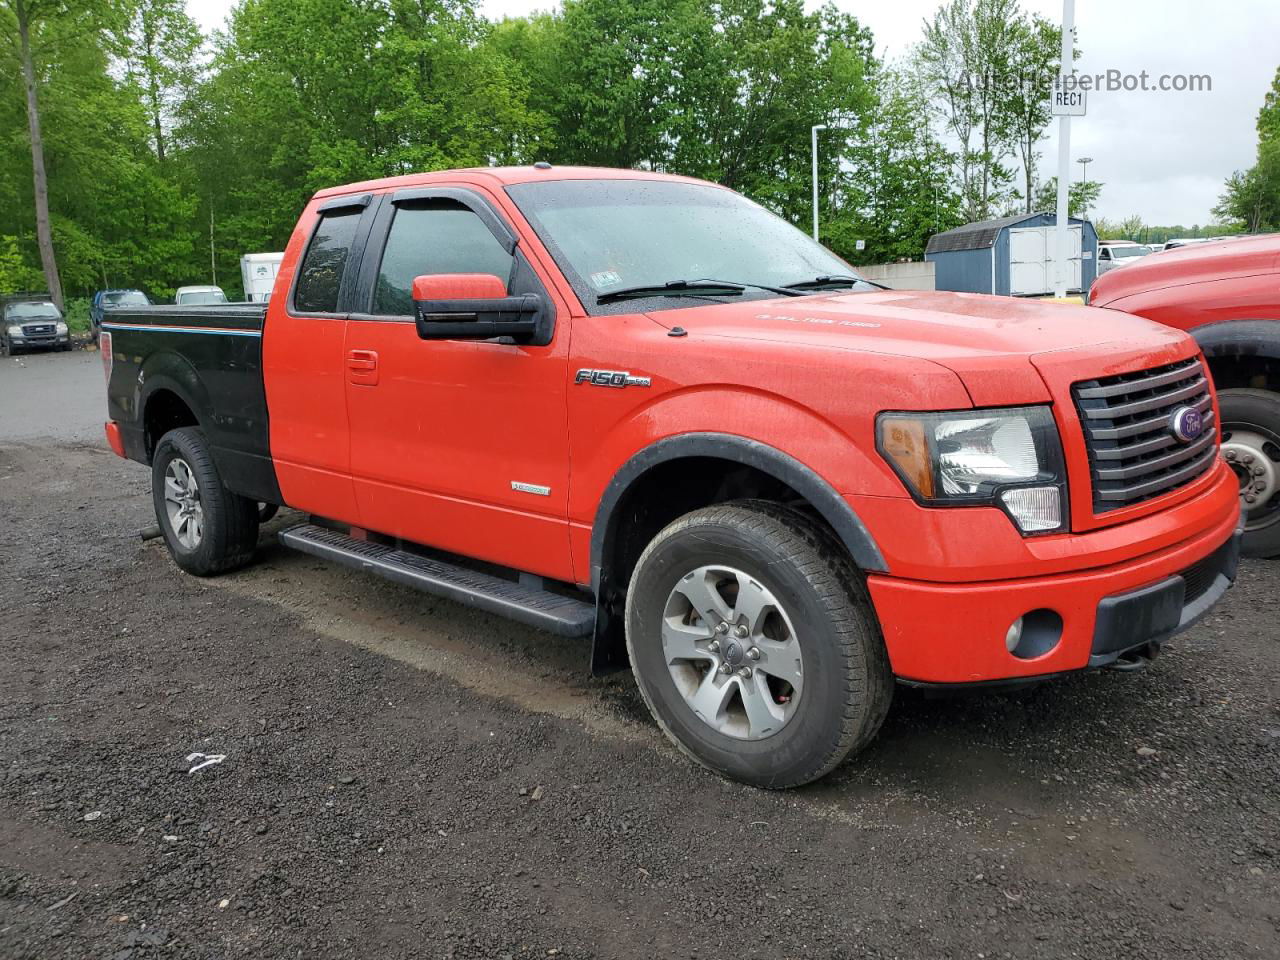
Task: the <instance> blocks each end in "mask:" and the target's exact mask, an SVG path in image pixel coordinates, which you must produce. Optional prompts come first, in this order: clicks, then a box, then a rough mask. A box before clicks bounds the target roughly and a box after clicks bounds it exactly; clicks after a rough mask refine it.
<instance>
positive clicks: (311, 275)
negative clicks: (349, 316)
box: [293, 210, 363, 313]
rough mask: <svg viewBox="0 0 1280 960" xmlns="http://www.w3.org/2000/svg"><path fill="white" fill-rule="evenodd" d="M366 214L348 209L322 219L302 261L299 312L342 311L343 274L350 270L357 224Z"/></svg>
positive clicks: (296, 297) (296, 301) (297, 296)
mask: <svg viewBox="0 0 1280 960" xmlns="http://www.w3.org/2000/svg"><path fill="white" fill-rule="evenodd" d="M362 212H363V211H361V210H348V211H343V212H341V213H334V214H330V215H329V216H327V217H323V218H322V219H321V220H320V225H319V226H318V227H316V232H315V233H314V234H312V236H311V245H310V246H308V247H307V255H306V256H305V257H303V258H302V269H301V270H300V271H299V273H298V286H297V289H295V290H294V293H293V306H294V309H295V310H299V311H301V312H303V313H337V312H338V288H339V286H341V284H342V272H343V271H344V270H345V269H346V267H347V258H348V257H349V256H350V255H351V242H352V240H354V239H355V235H356V225H357V224H358V223H359V222H360V215H361V213H362Z"/></svg>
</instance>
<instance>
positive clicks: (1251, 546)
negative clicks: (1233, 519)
mask: <svg viewBox="0 0 1280 960" xmlns="http://www.w3.org/2000/svg"><path fill="white" fill-rule="evenodd" d="M1218 407H1219V410H1220V411H1221V413H1222V455H1223V456H1224V457H1226V459H1227V463H1228V464H1230V466H1231V469H1232V470H1234V471H1235V474H1236V478H1237V479H1238V480H1239V482H1240V507H1241V509H1242V510H1243V511H1244V514H1245V517H1244V520H1245V527H1244V540H1243V542H1242V544H1241V549H1242V550H1243V552H1244V553H1245V555H1246V556H1251V557H1274V556H1280V394H1277V393H1273V392H1272V391H1270V390H1223V391H1222V392H1221V393H1219V394H1218Z"/></svg>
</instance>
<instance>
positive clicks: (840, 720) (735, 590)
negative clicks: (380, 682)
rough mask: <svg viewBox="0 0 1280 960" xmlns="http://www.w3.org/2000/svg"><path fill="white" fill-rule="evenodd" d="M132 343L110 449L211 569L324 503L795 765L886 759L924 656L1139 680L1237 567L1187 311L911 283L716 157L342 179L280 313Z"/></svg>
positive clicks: (739, 764) (348, 546)
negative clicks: (812, 227)
mask: <svg viewBox="0 0 1280 960" xmlns="http://www.w3.org/2000/svg"><path fill="white" fill-rule="evenodd" d="M1127 272H1128V271H1120V273H1122V274H1123V273H1127ZM103 335H104V337H105V336H108V335H110V336H112V337H113V338H114V339H115V348H114V350H112V349H106V350H104V351H103V357H104V359H105V361H106V363H107V376H108V390H107V394H108V401H107V408H108V415H109V418H110V419H109V422H108V423H107V427H106V433H107V439H108V441H109V443H110V445H111V447H112V449H113V450H115V452H116V453H118V454H120V455H121V456H125V457H129V458H131V459H134V460H137V461H139V462H142V463H145V464H148V465H149V466H150V469H151V476H152V489H153V499H154V503H155V510H156V517H157V521H158V523H159V525H160V527H161V530H162V532H163V536H164V540H165V543H166V544H167V546H168V549H169V552H170V554H171V556H172V557H173V559H174V561H175V562H176V563H177V564H178V565H179V566H180V567H181V568H183V569H184V570H187V571H189V572H191V573H193V574H196V575H199V576H205V575H211V574H217V573H222V572H224V571H227V570H231V569H234V568H236V567H239V566H241V565H243V564H245V563H248V562H249V561H250V559H251V558H252V557H253V553H254V549H255V546H256V544H257V537H258V503H260V502H265V503H273V504H282V505H286V506H289V507H292V508H295V509H296V510H298V511H300V513H301V514H302V515H303V516H304V517H306V518H307V519H304V520H301V522H298V523H297V524H296V525H294V526H291V527H289V528H287V529H285V530H283V531H282V532H281V534H280V539H281V541H282V542H283V543H284V544H285V545H286V546H289V547H292V548H295V549H298V550H301V551H303V552H306V553H309V554H312V555H315V556H319V557H323V558H326V559H328V560H331V561H333V562H335V563H339V564H345V565H347V566H350V567H352V568H354V569H356V570H360V571H364V572H367V573H371V574H375V575H378V576H383V577H387V578H389V579H392V580H395V581H397V582H400V583H403V584H409V585H412V586H415V587H419V588H421V589H423V590H427V591H431V592H434V593H437V594H440V595H443V596H446V597H450V598H453V599H454V600H457V601H459V602H462V603H466V604H470V605H472V606H475V607H477V608H479V609H482V610H487V611H490V612H493V613H498V614H503V615H506V616H510V617H514V618H515V619H517V620H521V621H523V622H525V623H528V624H534V625H537V626H540V627H544V628H547V629H549V630H551V631H553V632H556V633H559V634H562V635H567V636H591V637H593V640H594V647H593V655H592V664H593V669H594V670H595V671H596V672H605V671H607V670H610V669H618V668H625V667H626V665H627V664H628V663H629V664H630V666H631V669H632V670H633V671H634V673H635V676H636V680H637V682H638V684H639V688H640V692H641V693H642V695H643V697H644V699H645V701H646V703H647V704H648V705H649V708H650V710H651V711H652V712H653V715H654V717H655V719H656V720H657V723H658V725H659V726H660V727H661V728H662V729H663V730H664V731H665V732H666V733H667V735H668V736H670V737H671V738H672V739H673V740H674V741H675V742H676V744H678V745H679V746H680V748H681V749H682V750H684V751H685V752H686V753H687V754H688V755H690V756H691V757H693V758H695V759H696V760H698V761H699V762H701V763H703V764H705V765H706V766H708V767H710V768H712V769H714V770H717V771H719V772H721V773H723V774H725V775H727V776H730V777H734V778H737V779H739V780H743V781H746V782H748V783H753V784H758V785H760V786H766V787H788V786H794V785H796V784H801V783H805V782H807V781H810V780H813V779H815V778H817V777H820V776H822V775H823V774H825V773H826V772H828V771H830V770H831V769H832V768H834V767H835V766H836V765H837V764H838V763H839V762H840V761H841V760H842V759H843V758H844V757H846V756H847V755H849V754H850V753H852V752H856V751H857V750H859V749H861V748H862V747H863V746H865V745H866V744H867V743H868V742H869V741H870V740H871V739H872V737H874V735H875V733H876V731H877V729H878V728H879V726H880V724H881V721H882V720H883V719H884V716H885V713H886V710H887V709H888V705H889V702H890V699H891V697H892V694H893V689H894V681H895V679H896V680H898V681H900V682H902V683H906V684H911V685H913V686H923V687H941V688H954V687H965V688H967V687H973V686H980V687H981V686H984V685H991V684H996V685H1000V684H1008V683H1025V682H1032V681H1037V680H1045V679H1048V678H1050V677H1054V676H1057V675H1060V674H1063V673H1070V672H1073V671H1080V670H1087V669H1091V668H1096V667H1103V666H1108V665H1110V666H1121V667H1123V668H1126V669H1137V668H1140V667H1142V666H1144V665H1145V664H1146V663H1147V662H1148V660H1149V658H1150V657H1151V656H1152V655H1153V654H1154V653H1155V652H1156V651H1157V650H1158V649H1159V648H1160V645H1161V644H1162V643H1164V642H1165V641H1166V640H1167V639H1168V638H1169V637H1171V636H1172V635H1174V634H1175V633H1177V632H1179V631H1181V630H1184V629H1186V628H1187V627H1188V626H1189V625H1190V624H1192V623H1194V622H1195V621H1196V620H1197V619H1198V618H1199V617H1201V616H1202V615H1203V614H1204V613H1205V612H1206V611H1207V610H1208V609H1209V608H1210V607H1211V606H1212V605H1213V604H1214V603H1215V602H1216V601H1217V600H1218V599H1219V597H1221V596H1222V595H1223V593H1224V592H1225V591H1226V590H1227V588H1228V587H1229V586H1230V584H1231V582H1232V580H1233V579H1234V577H1235V571H1236V557H1237V552H1238V533H1237V527H1238V524H1239V517H1240V509H1239V497H1238V495H1237V489H1236V480H1235V476H1234V475H1233V474H1232V472H1231V470H1230V469H1229V468H1228V467H1227V466H1226V464H1225V463H1223V462H1222V460H1221V459H1220V458H1219V456H1218V443H1217V434H1216V430H1215V428H1216V414H1217V407H1216V404H1215V399H1214V393H1213V389H1212V387H1211V385H1210V383H1209V381H1208V379H1207V378H1206V377H1205V375H1204V371H1203V363H1202V360H1201V358H1200V352H1199V349H1198V348H1197V346H1196V344H1195V342H1194V341H1193V340H1192V339H1191V338H1190V337H1188V336H1187V335H1186V334H1184V333H1181V332H1179V331H1176V330H1171V329H1168V328H1162V327H1160V326H1159V325H1157V324H1152V323H1149V322H1148V321H1146V320H1142V319H1139V318H1137V317H1129V316H1126V315H1124V314H1111V313H1104V312H1103V311H1100V310H1091V309H1087V308H1085V307H1076V306H1064V305H1059V304H1045V303H1039V302H1035V301H1026V300H1013V299H1009V298H1005V297H989V296H979V295H965V294H956V293H932V292H928V293H926V292H914V291H912V292H908V291H886V290H883V289H881V288H878V287H876V286H875V285H873V284H870V283H868V282H866V281H864V280H862V279H860V278H859V277H858V275H857V274H856V273H855V272H854V271H853V269H852V268H851V267H850V266H849V265H848V264H846V263H845V262H843V261H842V260H840V259H838V258H837V257H835V256H834V255H832V254H831V253H830V252H829V251H827V250H826V249H825V248H824V247H822V246H820V245H819V244H817V243H816V242H814V241H813V240H811V239H810V238H809V237H807V236H806V235H805V234H803V233H801V232H800V231H798V230H796V229H795V228H793V227H792V226H790V225H789V224H787V223H786V222H784V221H783V220H781V219H779V218H777V217H775V216H774V215H773V214H771V213H769V212H767V211H766V210H764V209H763V208H762V207H759V206H757V205H756V204H754V203H752V202H750V201H748V200H747V199H745V198H744V197H741V196H740V195H738V194H736V193H734V192H732V191H731V190H728V189H726V188H724V187H720V186H717V185H714V184H710V183H703V182H701V181H697V180H691V179H686V178H682V177H675V176H668V175H663V174H655V173H641V172H635V171H609V170H595V169H585V168H565V169H555V168H551V167H550V166H549V165H546V164H538V165H535V166H533V167H527V168H523V167H522V168H508V169H478V170H462V171H453V172H441V173H431V174H420V175H414V176H408V177H398V178H392V179H388V180H380V181H376V182H371V183H363V184H358V185H354V186H348V187H338V188H335V189H329V190H323V191H321V192H320V193H319V194H317V195H316V196H315V197H314V198H313V199H312V201H311V202H310V203H309V204H308V205H307V207H306V209H305V210H304V212H303V214H302V217H301V219H300V220H299V221H298V224H297V226H296V227H295V229H294V232H293V236H292V238H291V239H290V241H289V244H288V246H287V248H286V251H285V259H284V264H283V266H282V269H281V271H280V274H279V279H278V280H277V285H276V290H275V292H274V293H273V294H272V297H271V301H270V303H269V304H267V305H265V306H263V305H252V304H245V305H234V306H220V307H211V308H203V309H191V308H184V307H137V308H130V309H129V310H127V311H123V312H122V313H121V315H120V316H115V315H113V316H112V317H111V318H109V319H108V320H107V322H105V323H104V324H103ZM268 410H269V411H270V416H268ZM1151 451H1159V454H1158V455H1157V456H1154V457H1153V456H1152V455H1151ZM263 642H269V639H268V638H266V637H264V638H263Z"/></svg>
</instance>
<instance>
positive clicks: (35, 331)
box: [22, 323, 53, 337]
mask: <svg viewBox="0 0 1280 960" xmlns="http://www.w3.org/2000/svg"><path fill="white" fill-rule="evenodd" d="M22 332H23V333H24V334H25V335H26V336H28V337H39V336H43V335H44V334H46V333H53V324H51V323H42V324H29V325H28V326H25V327H23V328H22Z"/></svg>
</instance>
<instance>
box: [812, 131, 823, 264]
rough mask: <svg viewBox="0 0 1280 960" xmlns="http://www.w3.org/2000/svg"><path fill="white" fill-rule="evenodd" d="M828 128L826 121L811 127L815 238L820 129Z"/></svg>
mask: <svg viewBox="0 0 1280 960" xmlns="http://www.w3.org/2000/svg"><path fill="white" fill-rule="evenodd" d="M825 129H827V125H826V124H825V123H815V124H814V125H813V126H812V127H810V128H809V137H810V139H811V141H812V142H813V239H814V240H817V239H818V131H819V130H825Z"/></svg>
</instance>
